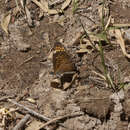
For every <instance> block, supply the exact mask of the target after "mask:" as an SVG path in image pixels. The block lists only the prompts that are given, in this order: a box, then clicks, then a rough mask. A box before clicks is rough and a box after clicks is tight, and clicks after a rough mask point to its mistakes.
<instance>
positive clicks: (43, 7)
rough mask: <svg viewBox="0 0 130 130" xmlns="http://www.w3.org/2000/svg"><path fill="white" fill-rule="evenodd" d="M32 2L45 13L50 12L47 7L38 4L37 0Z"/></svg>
mask: <svg viewBox="0 0 130 130" xmlns="http://www.w3.org/2000/svg"><path fill="white" fill-rule="evenodd" d="M32 2H34V3H35V4H36V5H37V6H39V7H40V8H41V9H42V10H43V11H44V12H45V13H47V12H48V9H47V8H46V6H43V5H42V4H41V3H40V2H38V1H37V0H32Z"/></svg>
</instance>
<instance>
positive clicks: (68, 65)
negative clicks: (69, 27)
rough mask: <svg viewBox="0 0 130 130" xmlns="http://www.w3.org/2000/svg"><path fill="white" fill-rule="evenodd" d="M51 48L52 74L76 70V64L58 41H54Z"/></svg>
mask: <svg viewBox="0 0 130 130" xmlns="http://www.w3.org/2000/svg"><path fill="white" fill-rule="evenodd" d="M53 50H54V53H53V69H54V74H63V73H67V72H75V71H76V66H75V64H74V62H73V61H72V57H71V55H70V54H69V53H68V51H67V50H66V49H65V47H64V46H63V45H62V44H61V43H60V42H56V43H54V47H53Z"/></svg>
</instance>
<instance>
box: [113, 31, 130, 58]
mask: <svg viewBox="0 0 130 130" xmlns="http://www.w3.org/2000/svg"><path fill="white" fill-rule="evenodd" d="M115 34H116V38H117V42H118V43H119V44H120V47H121V49H122V52H123V54H124V55H125V56H126V57H128V58H130V54H128V53H127V52H126V49H125V42H124V39H123V37H122V34H121V31H120V30H119V29H116V30H115Z"/></svg>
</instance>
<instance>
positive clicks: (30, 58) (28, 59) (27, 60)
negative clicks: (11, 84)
mask: <svg viewBox="0 0 130 130" xmlns="http://www.w3.org/2000/svg"><path fill="white" fill-rule="evenodd" d="M33 58H34V56H31V57H29V58H27V59H26V60H25V61H24V62H23V63H21V64H20V65H19V66H18V67H20V66H21V65H23V64H25V63H27V62H29V61H30V60H32V59H33Z"/></svg>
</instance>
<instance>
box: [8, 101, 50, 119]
mask: <svg viewBox="0 0 130 130" xmlns="http://www.w3.org/2000/svg"><path fill="white" fill-rule="evenodd" d="M8 101H9V102H11V103H13V104H15V105H16V106H18V107H21V108H23V109H24V110H26V111H28V113H29V114H30V115H32V116H35V117H38V118H40V119H42V120H44V121H49V120H50V119H49V118H47V117H45V116H43V115H41V114H39V113H37V112H35V111H33V110H32V109H30V108H28V107H25V106H23V105H22V104H19V103H17V102H16V101H13V100H11V99H8Z"/></svg>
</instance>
